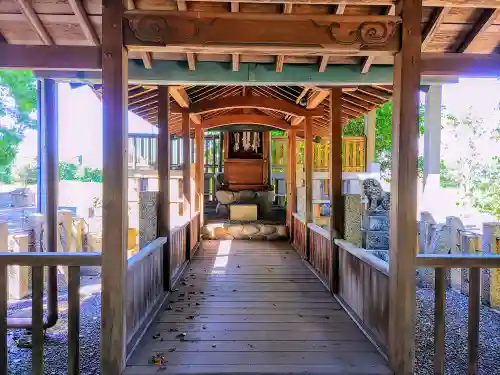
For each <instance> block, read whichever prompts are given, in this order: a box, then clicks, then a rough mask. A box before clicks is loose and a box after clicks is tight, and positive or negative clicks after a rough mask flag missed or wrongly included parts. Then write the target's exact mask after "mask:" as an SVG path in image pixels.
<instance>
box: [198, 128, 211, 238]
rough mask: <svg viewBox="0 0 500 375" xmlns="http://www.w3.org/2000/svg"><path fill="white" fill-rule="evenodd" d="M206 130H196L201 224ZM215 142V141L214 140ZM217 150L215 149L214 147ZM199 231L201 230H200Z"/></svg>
mask: <svg viewBox="0 0 500 375" xmlns="http://www.w3.org/2000/svg"><path fill="white" fill-rule="evenodd" d="M204 134H205V131H204V130H203V129H202V128H201V127H197V128H196V130H195V143H196V193H197V195H198V197H197V198H198V199H197V201H196V202H197V206H198V207H197V210H198V211H199V212H200V226H202V225H203V215H204V206H203V204H204V199H203V197H204V194H205V189H204V185H205V158H204V156H205V137H204ZM214 143H215V142H214ZM214 152H215V149H214ZM198 233H199V231H198Z"/></svg>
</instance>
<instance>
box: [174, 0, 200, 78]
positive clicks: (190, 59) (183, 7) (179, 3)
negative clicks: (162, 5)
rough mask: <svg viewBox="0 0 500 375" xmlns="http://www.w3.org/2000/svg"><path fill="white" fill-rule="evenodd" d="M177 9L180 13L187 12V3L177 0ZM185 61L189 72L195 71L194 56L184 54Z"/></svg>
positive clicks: (183, 0)
mask: <svg viewBox="0 0 500 375" xmlns="http://www.w3.org/2000/svg"><path fill="white" fill-rule="evenodd" d="M177 9H178V10H179V11H181V12H186V11H187V3H186V1H185V0H177ZM186 60H187V63H188V67H189V70H191V71H193V70H196V55H195V54H194V53H193V52H186Z"/></svg>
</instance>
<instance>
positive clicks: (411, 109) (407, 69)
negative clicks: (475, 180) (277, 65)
mask: <svg viewBox="0 0 500 375" xmlns="http://www.w3.org/2000/svg"><path fill="white" fill-rule="evenodd" d="M396 9H397V13H398V14H397V15H400V16H401V17H402V21H403V22H402V25H401V37H402V44H401V51H400V52H399V53H397V54H396V57H395V64H394V95H393V109H392V177H391V213H390V221H391V226H390V251H389V258H390V259H389V261H390V265H391V267H390V276H389V359H390V362H391V366H392V370H393V371H394V372H395V373H396V374H401V375H410V374H413V363H414V357H415V264H416V262H415V254H416V248H415V247H416V245H417V243H416V241H415V238H416V236H417V157H418V137H419V130H418V111H419V96H420V95H419V84H420V57H421V56H420V43H421V38H420V35H421V33H420V31H421V30H420V28H421V26H420V22H421V15H422V3H421V1H418V0H404V1H400V2H399V3H398V4H397V5H396Z"/></svg>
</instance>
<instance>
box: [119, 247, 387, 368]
mask: <svg viewBox="0 0 500 375" xmlns="http://www.w3.org/2000/svg"><path fill="white" fill-rule="evenodd" d="M158 353H163V355H164V356H165V359H166V361H167V362H166V364H165V365H166V366H165V367H164V368H163V369H161V373H164V374H227V373H231V374H253V373H255V374H257V373H258V374H288V373H290V374H295V373H296V374H300V373H307V374H318V375H319V374H346V375H349V374H390V373H391V372H390V371H389V368H388V366H387V364H386V362H385V361H384V359H383V358H382V357H381V356H380V355H379V354H378V352H377V351H376V350H375V348H374V347H373V346H372V345H371V344H370V342H369V341H368V340H367V339H366V337H365V336H364V335H363V334H362V332H361V331H360V330H359V329H358V327H357V326H356V325H355V323H354V322H353V321H351V320H350V318H349V316H348V315H347V314H346V312H345V311H344V310H342V309H341V307H340V305H339V304H338V303H337V302H336V301H335V300H334V298H333V297H332V296H331V294H330V293H329V292H328V291H327V290H326V289H325V288H324V286H323V284H322V283H321V282H320V281H319V280H318V279H317V278H316V277H315V276H314V274H313V273H312V272H311V271H310V270H309V269H308V268H307V267H306V266H305V264H304V263H303V261H302V260H301V259H300V257H299V256H298V254H297V253H296V252H295V251H294V250H293V249H292V248H291V246H290V244H288V243H285V242H264V241H263V242H257V241H204V242H203V243H202V244H201V246H200V250H199V251H198V252H197V254H196V255H195V257H194V259H193V261H192V263H191V264H190V265H189V266H188V268H187V269H186V271H185V273H184V275H183V278H182V279H181V281H180V283H179V285H178V286H177V287H176V289H174V291H173V292H172V293H171V294H170V296H169V298H168V302H167V305H166V308H165V309H164V311H161V312H160V313H159V314H158V316H157V317H156V318H155V321H154V323H153V325H152V326H151V327H150V328H149V329H148V330H147V331H146V333H145V335H144V338H143V340H142V342H141V343H140V344H139V345H138V347H137V350H136V351H135V352H134V353H133V355H132V356H131V358H130V359H129V361H128V363H127V369H126V372H125V374H126V375H141V374H142V375H144V374H156V373H157V371H158V369H157V368H156V367H155V366H154V365H153V364H152V363H151V358H152V357H153V356H154V355H156V354H158Z"/></svg>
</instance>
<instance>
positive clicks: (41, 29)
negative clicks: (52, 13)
mask: <svg viewBox="0 0 500 375" xmlns="http://www.w3.org/2000/svg"><path fill="white" fill-rule="evenodd" d="M17 3H18V4H19V7H20V8H21V10H22V12H23V14H24V16H25V17H26V18H27V19H28V22H29V23H30V24H31V27H32V28H33V30H35V32H36V33H37V34H38V36H39V37H40V39H41V40H42V42H43V43H44V44H46V45H52V44H54V40H53V39H52V37H51V36H50V34H49V33H48V32H47V29H46V28H45V26H44V25H43V24H42V22H41V21H40V18H39V17H38V14H36V13H35V11H34V10H33V7H32V6H31V2H29V1H28V0H17Z"/></svg>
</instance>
